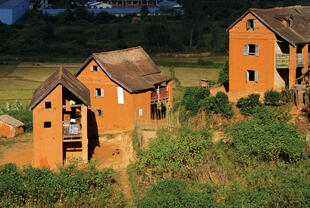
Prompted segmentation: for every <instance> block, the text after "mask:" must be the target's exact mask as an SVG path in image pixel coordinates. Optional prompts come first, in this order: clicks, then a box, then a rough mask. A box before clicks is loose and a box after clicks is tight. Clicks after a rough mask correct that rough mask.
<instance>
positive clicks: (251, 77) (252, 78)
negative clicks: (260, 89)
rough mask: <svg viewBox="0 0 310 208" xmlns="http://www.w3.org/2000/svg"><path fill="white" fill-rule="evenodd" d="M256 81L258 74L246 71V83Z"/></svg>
mask: <svg viewBox="0 0 310 208" xmlns="http://www.w3.org/2000/svg"><path fill="white" fill-rule="evenodd" d="M257 80H258V73H257V71H254V70H247V81H250V82H257Z"/></svg>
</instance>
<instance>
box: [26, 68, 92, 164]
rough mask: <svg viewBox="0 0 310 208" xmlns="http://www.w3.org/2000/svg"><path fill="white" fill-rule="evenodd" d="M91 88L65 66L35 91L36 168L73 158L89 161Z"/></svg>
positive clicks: (32, 107) (31, 104) (32, 106)
mask: <svg viewBox="0 0 310 208" xmlns="http://www.w3.org/2000/svg"><path fill="white" fill-rule="evenodd" d="M88 107H90V97H89V90H88V89H87V88H86V87H85V86H84V85H83V84H82V83H81V82H80V81H79V80H77V79H76V78H75V76H73V75H72V74H71V73H70V72H68V71H67V70H66V69H63V67H62V66H60V68H59V69H58V70H57V71H55V72H54V73H53V74H52V75H51V76H49V77H48V78H47V79H46V80H45V81H44V82H43V83H42V84H41V85H40V86H39V87H38V88H37V89H36V91H35V92H34V94H33V97H32V100H31V103H30V106H29V108H30V109H31V110H32V112H33V146H34V147H33V148H34V163H33V165H34V166H36V167H43V166H45V167H55V166H56V165H57V164H64V162H65V161H66V160H67V159H69V158H70V157H80V158H82V159H83V160H84V161H85V162H87V161H88V133H87V129H88V124H87V111H88Z"/></svg>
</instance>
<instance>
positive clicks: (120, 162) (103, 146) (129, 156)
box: [92, 133, 135, 204]
mask: <svg viewBox="0 0 310 208" xmlns="http://www.w3.org/2000/svg"><path fill="white" fill-rule="evenodd" d="M99 140H100V141H99V146H97V147H96V148H95V151H94V154H93V157H92V159H94V160H96V161H97V163H98V166H99V167H101V168H104V167H105V168H113V169H114V170H116V171H120V184H121V186H122V188H123V191H124V195H125V197H126V198H127V199H128V200H129V204H131V203H132V202H133V201H132V199H133V197H134V196H133V192H132V189H131V184H130V181H129V177H128V175H127V171H126V168H127V166H128V165H129V164H131V163H133V162H134V161H135V155H134V150H133V145H132V140H131V136H130V135H129V134H126V133H122V134H117V135H116V136H115V137H114V138H105V137H101V138H100V139H99Z"/></svg>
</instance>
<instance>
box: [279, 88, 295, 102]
mask: <svg viewBox="0 0 310 208" xmlns="http://www.w3.org/2000/svg"><path fill="white" fill-rule="evenodd" d="M281 100H282V102H283V103H289V102H291V101H292V93H291V91H290V90H288V89H283V90H282V91H281Z"/></svg>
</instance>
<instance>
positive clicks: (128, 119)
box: [75, 47, 172, 135]
mask: <svg viewBox="0 0 310 208" xmlns="http://www.w3.org/2000/svg"><path fill="white" fill-rule="evenodd" d="M75 76H76V77H77V79H78V80H79V81H81V82H82V83H83V84H84V85H85V86H86V87H87V88H88V89H89V91H90V100H91V103H92V109H91V116H90V118H89V119H90V121H89V122H90V123H91V125H90V126H89V127H90V128H89V132H90V134H99V135H100V134H103V133H105V132H107V131H119V130H128V129H133V128H134V126H135V123H136V121H141V122H150V121H151V120H152V119H161V118H162V117H161V116H159V115H162V114H163V112H162V111H165V110H166V109H168V108H169V107H171V106H172V80H171V78H170V77H167V76H165V75H163V74H162V73H161V71H160V69H159V68H158V67H157V66H156V65H155V64H154V62H153V61H152V59H151V58H150V57H149V55H148V54H147V53H146V52H145V51H144V50H143V48H141V47H134V48H128V49H123V50H116V51H109V52H102V53H94V54H92V55H91V56H90V57H89V58H87V59H86V60H85V62H84V63H83V64H82V66H81V67H80V69H79V70H78V71H77V72H76V74H75Z"/></svg>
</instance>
